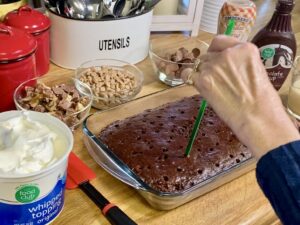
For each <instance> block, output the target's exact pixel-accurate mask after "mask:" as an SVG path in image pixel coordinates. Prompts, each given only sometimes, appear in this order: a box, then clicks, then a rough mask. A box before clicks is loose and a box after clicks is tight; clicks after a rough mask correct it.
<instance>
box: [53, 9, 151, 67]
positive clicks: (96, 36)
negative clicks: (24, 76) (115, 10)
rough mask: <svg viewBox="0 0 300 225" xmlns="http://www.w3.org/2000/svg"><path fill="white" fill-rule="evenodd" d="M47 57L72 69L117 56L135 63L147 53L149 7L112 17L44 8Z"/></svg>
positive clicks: (149, 22)
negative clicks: (47, 28) (67, 13)
mask: <svg viewBox="0 0 300 225" xmlns="http://www.w3.org/2000/svg"><path fill="white" fill-rule="evenodd" d="M48 14H49V17H50V20H51V30H50V46H51V51H50V52H51V54H50V59H51V61H52V62H53V63H55V64H56V65H58V66H61V67H64V68H68V69H75V68H77V67H79V66H80V65H81V64H82V63H83V62H86V61H89V60H91V59H118V60H123V61H126V62H130V63H132V64H135V63H137V62H140V61H142V60H143V59H145V58H146V57H147V56H148V49H149V39H150V25H151V22H152V11H149V12H147V13H144V14H141V15H138V16H134V17H128V18H120V19H116V20H102V21H101V20H99V21H95V20H94V21H93V20H90V21H88V20H78V19H70V18H67V17H63V16H60V15H57V14H56V13H54V12H52V11H50V10H48Z"/></svg>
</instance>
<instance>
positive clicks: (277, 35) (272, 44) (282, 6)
mask: <svg viewBox="0 0 300 225" xmlns="http://www.w3.org/2000/svg"><path fill="white" fill-rule="evenodd" d="M293 8H294V1H293V0H278V2H277V6H276V10H275V12H274V14H273V16H272V19H271V20H270V21H269V23H268V24H267V25H266V26H265V27H264V28H262V29H261V30H260V31H259V32H258V33H257V34H256V35H255V37H254V38H253V40H252V42H253V43H254V44H255V45H256V46H257V47H258V48H259V50H260V56H261V59H262V62H263V64H264V66H265V68H266V70H267V73H268V76H269V79H270V81H271V82H272V84H273V85H274V87H275V89H277V90H278V89H279V88H280V87H281V86H282V84H283V82H284V81H285V79H286V77H287V76H288V74H289V71H290V69H291V67H292V62H293V61H294V57H295V54H296V50H297V49H296V48H297V45H296V39H295V35H294V33H293V31H292V26H291V12H292V10H293Z"/></svg>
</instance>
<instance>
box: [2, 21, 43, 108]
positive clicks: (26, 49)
mask: <svg viewBox="0 0 300 225" xmlns="http://www.w3.org/2000/svg"><path fill="white" fill-rule="evenodd" d="M0 43H1V44H0V83H1V88H0V96H1V101H0V112H3V111H7V110H11V109H14V108H15V105H14V101H13V93H14V90H15V88H16V87H17V86H19V85H20V84H21V83H22V82H24V81H26V80H29V79H31V78H34V77H35V76H36V65H35V55H34V53H35V50H36V47H37V42H36V40H35V39H34V38H33V37H32V36H31V35H30V34H28V33H27V32H25V31H23V30H20V29H17V28H14V27H9V26H6V25H4V24H1V23H0Z"/></svg>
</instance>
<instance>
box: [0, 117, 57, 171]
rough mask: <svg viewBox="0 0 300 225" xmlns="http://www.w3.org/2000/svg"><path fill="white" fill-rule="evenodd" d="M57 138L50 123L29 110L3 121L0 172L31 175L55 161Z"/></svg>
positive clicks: (0, 128)
mask: <svg viewBox="0 0 300 225" xmlns="http://www.w3.org/2000/svg"><path fill="white" fill-rule="evenodd" d="M56 138H57V135H56V134H55V133H54V132H52V131H51V130H50V129H49V128H48V127H47V126H45V125H44V124H42V123H40V122H37V121H33V120H31V119H30V118H28V116H27V115H26V113H23V115H22V116H19V117H15V118H12V119H9V120H7V121H4V122H0V174H1V173H2V174H4V173H5V174H8V173H9V174H28V173H32V172H36V171H40V170H41V169H43V168H45V167H47V166H48V165H50V164H52V163H53V162H54V161H55V160H56V159H55V157H54V141H55V139H56Z"/></svg>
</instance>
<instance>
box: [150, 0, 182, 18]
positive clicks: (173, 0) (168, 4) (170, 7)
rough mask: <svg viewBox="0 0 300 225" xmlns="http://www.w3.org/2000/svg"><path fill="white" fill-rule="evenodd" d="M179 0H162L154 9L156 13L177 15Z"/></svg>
mask: <svg viewBox="0 0 300 225" xmlns="http://www.w3.org/2000/svg"><path fill="white" fill-rule="evenodd" d="M177 10H178V0H162V1H161V2H160V3H158V4H157V5H156V6H155V7H154V10H153V14H154V15H176V14H177Z"/></svg>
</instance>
